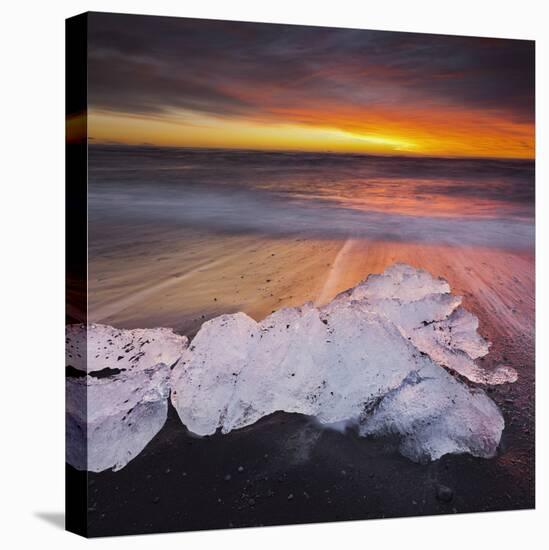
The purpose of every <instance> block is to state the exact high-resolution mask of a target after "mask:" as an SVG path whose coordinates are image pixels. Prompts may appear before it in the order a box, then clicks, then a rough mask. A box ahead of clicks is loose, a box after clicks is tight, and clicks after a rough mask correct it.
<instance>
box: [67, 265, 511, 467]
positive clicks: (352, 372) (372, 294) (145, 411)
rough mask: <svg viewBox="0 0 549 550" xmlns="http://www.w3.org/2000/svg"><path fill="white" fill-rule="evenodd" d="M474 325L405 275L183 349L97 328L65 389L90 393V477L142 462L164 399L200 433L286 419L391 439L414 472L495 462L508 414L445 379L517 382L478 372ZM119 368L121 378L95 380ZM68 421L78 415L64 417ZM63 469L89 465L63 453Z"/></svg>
mask: <svg viewBox="0 0 549 550" xmlns="http://www.w3.org/2000/svg"><path fill="white" fill-rule="evenodd" d="M477 327H478V320H477V318H476V317H475V316H474V315H472V314H471V313H469V312H467V311H466V310H465V309H463V307H462V306H461V298H460V297H458V296H454V295H452V294H451V293H450V288H449V285H448V283H447V282H446V281H444V280H443V279H436V278H433V277H432V276H431V275H430V274H429V273H427V272H425V271H421V270H417V269H414V268H412V267H410V266H407V265H403V264H395V265H393V266H391V267H390V268H388V269H387V270H386V271H385V272H384V273H383V274H381V275H372V276H370V277H368V278H367V279H366V280H365V281H363V282H362V283H360V284H359V285H357V286H356V287H355V288H353V289H351V290H348V291H346V292H344V293H342V294H340V295H339V296H337V297H336V298H335V299H334V300H333V301H332V302H331V303H329V304H328V305H326V306H323V307H320V308H317V307H314V306H313V305H312V304H305V305H303V306H302V307H298V308H287V309H281V310H279V311H277V312H275V313H273V314H272V315H270V316H268V317H267V318H265V319H264V320H263V321H261V322H256V321H255V320H253V319H252V318H250V317H248V316H247V315H245V314H244V313H236V314H232V315H221V316H219V317H216V318H215V319H211V320H210V321H207V322H206V323H204V324H203V325H202V327H201V329H200V331H199V332H198V334H197V335H196V336H195V338H194V339H193V341H192V342H191V345H189V346H187V340H186V338H185V337H181V336H178V335H176V334H174V333H173V332H172V331H169V330H167V329H156V332H155V330H150V331H147V330H144V331H123V330H116V329H113V328H111V327H106V326H102V325H91V326H89V327H88V353H87V355H88V358H90V357H91V356H92V355H93V354H94V353H97V352H99V351H100V350H102V351H100V353H98V355H99V356H98V357H95V356H93V358H92V359H93V361H94V362H93V364H92V366H91V367H90V365H89V363H88V372H89V373H90V374H88V375H87V376H85V377H80V378H72V379H71V378H69V379H68V382H67V384H68V387H69V392H68V393H69V396H73V398H74V399H76V398H77V395H78V392H82V391H84V390H85V387H86V385H87V387H88V409H89V410H88V425H87V429H88V457H87V460H88V465H87V469H89V470H93V471H101V470H103V469H106V468H114V469H119V468H121V467H123V466H124V465H125V464H126V463H127V462H128V461H129V460H131V458H133V457H134V456H135V455H136V454H137V453H138V452H140V450H141V449H142V448H143V447H144V446H145V445H146V443H147V442H148V441H149V440H150V439H151V438H152V437H153V436H154V435H155V434H156V433H157V432H158V430H159V429H160V428H161V427H162V425H163V423H164V421H165V418H166V409H167V398H168V394H169V390H170V389H171V400H172V403H173V405H174V407H175V409H176V410H177V413H178V414H179V417H180V418H181V421H182V422H183V424H184V425H185V426H186V427H187V428H188V429H189V430H190V431H191V432H194V433H195V434H198V435H209V434H213V433H215V432H216V431H217V430H221V432H222V433H228V432H230V431H231V430H235V429H238V428H242V427H244V426H248V425H250V424H253V423H254V422H256V421H257V420H259V419H260V418H262V417H263V416H266V415H269V414H271V413H273V412H276V411H285V412H293V413H300V414H304V415H309V416H314V417H316V418H317V419H318V420H319V422H321V423H322V424H325V425H327V426H334V427H335V426H337V427H338V429H340V428H341V426H342V425H343V426H345V425H348V424H349V425H350V424H353V425H355V426H356V427H357V429H358V431H359V433H360V434H361V435H364V436H380V435H388V434H391V435H395V436H397V437H398V438H399V441H400V451H401V452H402V454H404V455H405V456H407V457H409V458H410V459H412V460H415V461H420V460H435V459H437V458H439V457H441V456H442V455H444V454H447V453H463V452H468V453H471V454H473V455H475V456H479V457H491V456H493V455H494V453H495V452H496V449H497V446H498V444H499V441H500V438H501V433H502V430H503V428H504V421H503V417H502V415H501V413H500V411H499V409H498V408H497V406H496V405H495V404H494V402H493V401H492V400H491V399H490V398H489V397H488V396H487V395H486V394H485V393H484V392H483V391H482V390H481V389H478V388H471V387H470V386H469V385H468V384H466V383H464V382H462V381H460V380H459V378H458V377H456V376H453V375H452V374H451V372H452V371H455V372H456V373H458V374H459V375H461V376H462V377H466V378H468V379H469V380H470V381H471V382H474V383H482V384H498V383H504V382H513V381H514V380H516V372H515V371H513V370H512V369H509V368H507V369H500V370H499V371H496V372H492V373H490V372H486V371H485V370H484V369H482V368H481V367H479V366H478V365H477V364H476V363H475V359H477V358H479V357H482V356H484V355H486V354H487V353H488V343H487V342H486V341H485V340H484V339H483V338H482V337H481V336H480V335H479V334H478V333H477ZM75 330H76V332H78V329H75ZM158 331H161V332H158ZM69 333H70V331H69ZM149 333H150V334H154V336H155V343H154V344H147V345H150V346H151V347H150V352H149V353H147V351H146V352H145V354H144V355H143V356H142V359H141V361H142V363H141V364H140V365H139V366H138V365H137V364H136V363H135V360H133V361H132V360H131V359H130V358H128V359H127V360H126V362H125V363H124V362H123V361H124V360H125V359H124V357H122V358H120V359H119V357H120V355H122V354H121V350H122V351H123V350H124V349H127V347H132V348H136V347H138V345H139V344H140V343H141V344H142V343H143V341H146V340H147V339H150V335H149ZM116 334H118V336H115V335H116ZM75 339H76V340H77V337H75ZM164 339H165V347H164V345H163V341H164ZM115 340H119V342H120V343H118V342H115ZM105 342H106V343H105ZM109 342H111V343H112V344H111V346H114V348H113V349H114V350H115V352H114V353H112V354H111V353H109V352H108V350H109V347H108V345H109ZM84 343H85V342H84ZM145 349H147V348H145ZM131 351H132V352H134V349H132V350H131ZM119 353H120V355H118V354H119ZM115 356H116V357H115ZM118 363H120V364H121V365H123V366H124V368H127V370H126V371H123V372H121V373H118V374H115V375H112V376H108V377H107V378H96V377H94V376H93V373H94V371H101V370H102V369H103V368H105V367H108V368H110V369H114V368H117V367H116V365H117V364H118ZM169 364H171V365H172V367H173V368H171V369H170V368H168V367H167V366H166V365H169ZM79 365H81V363H79V362H75V368H78V366H79ZM126 365H127V366H126ZM80 370H83V367H80ZM69 402H70V399H69ZM68 417H69V419H70V420H71V422H73V418H76V417H77V416H76V415H72V414H71V409H70V407H69V411H68ZM78 421H79V422H80V425H81V423H82V422H83V421H84V420H83V419H78ZM71 422H68V429H69V432H70V431H71V430H72V431H74V428H73V427H72V424H71ZM75 422H76V421H75ZM77 425H78V423H77ZM71 437H75V436H74V434H73V435H71V436H70V437H68V440H69V442H70V440H71ZM68 461H69V462H70V463H71V464H73V465H74V466H75V467H77V468H80V469H85V468H86V466H85V464H83V462H82V460H80V461H79V459H78V457H72V456H71V453H70V452H68Z"/></svg>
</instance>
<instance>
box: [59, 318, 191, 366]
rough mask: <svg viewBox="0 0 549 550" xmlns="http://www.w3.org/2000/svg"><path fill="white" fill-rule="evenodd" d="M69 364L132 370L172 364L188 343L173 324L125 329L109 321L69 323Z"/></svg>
mask: <svg viewBox="0 0 549 550" xmlns="http://www.w3.org/2000/svg"><path fill="white" fill-rule="evenodd" d="M66 339H67V340H66V364H67V366H68V367H72V368H74V369H76V370H79V371H82V372H87V373H90V372H101V371H105V372H106V373H108V372H109V371H112V370H114V371H115V372H118V371H126V372H128V371H133V370H135V369H147V368H150V367H151V366H152V365H157V364H159V363H164V364H166V365H172V364H173V363H175V361H177V360H178V359H179V358H180V357H181V353H182V351H183V349H184V348H185V347H186V346H187V337H186V336H180V335H179V334H176V333H175V332H174V331H173V330H172V329H171V328H147V329H139V328H137V329H132V330H122V329H116V328H114V327H111V326H109V325H101V324H95V323H92V324H89V325H81V324H80V325H68V326H67V327H66Z"/></svg>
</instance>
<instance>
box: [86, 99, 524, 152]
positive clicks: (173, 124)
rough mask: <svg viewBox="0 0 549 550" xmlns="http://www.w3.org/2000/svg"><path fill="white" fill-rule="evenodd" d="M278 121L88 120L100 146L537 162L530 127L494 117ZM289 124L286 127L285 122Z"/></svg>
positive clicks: (110, 116)
mask: <svg viewBox="0 0 549 550" xmlns="http://www.w3.org/2000/svg"><path fill="white" fill-rule="evenodd" d="M306 115H307V117H310V118H311V121H310V122H308V123H303V122H301V123H296V122H293V121H292V118H293V117H292V116H282V117H281V120H278V121H264V122H263V121H258V120H253V119H250V120H247V119H240V118H234V119H233V118H222V117H212V116H205V115H200V116H195V115H189V114H188V113H183V114H181V113H177V112H175V113H173V114H172V115H171V116H164V117H146V116H136V115H129V114H126V113H110V112H101V111H99V112H97V111H94V110H91V111H90V113H89V116H88V130H89V136H90V137H91V139H92V141H95V142H120V143H127V144H134V145H137V144H143V143H147V144H153V145H160V146H180V147H220V148H223V147H227V148H247V149H281V150H304V151H336V152H355V153H377V154H405V155H430V156H474V157H499V158H533V157H534V128H533V125H532V124H529V123H524V122H514V121H512V120H507V119H505V118H504V117H501V116H497V115H492V114H489V113H474V112H473V113H472V112H469V111H463V112H460V111H455V110H447V111H435V112H433V111H431V112H423V113H422V112H419V111H418V112H412V113H409V114H407V115H406V116H405V115H403V113H402V112H394V113H391V112H386V113H372V114H369V115H366V114H363V113H356V114H353V113H338V112H333V113H327V112H326V111H321V112H307V113H306ZM286 120H287V122H286Z"/></svg>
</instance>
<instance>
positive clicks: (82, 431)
mask: <svg viewBox="0 0 549 550" xmlns="http://www.w3.org/2000/svg"><path fill="white" fill-rule="evenodd" d="M186 346H187V338H186V337H185V336H179V335H177V334H175V333H174V332H173V331H172V330H170V329H136V330H118V329H115V328H113V327H110V326H106V325H96V324H92V325H88V326H87V327H86V326H85V325H71V326H68V327H67V366H68V367H72V368H73V369H76V370H75V371H74V370H73V371H70V372H69V376H67V377H66V456H67V462H68V463H69V464H71V465H72V466H74V467H75V468H77V469H79V470H89V471H93V472H100V471H102V470H106V469H109V468H111V469H113V470H119V469H120V468H122V467H124V466H125V465H126V464H127V463H128V462H129V461H130V460H132V458H134V457H135V456H137V455H138V454H139V453H140V452H141V451H142V450H143V448H144V447H145V446H146V445H147V443H148V442H149V441H150V440H151V439H152V438H153V437H154V436H155V435H156V433H158V431H159V430H160V429H161V428H162V426H163V425H164V423H165V421H166V415H167V410H168V401H167V400H168V397H169V391H170V386H169V378H170V366H171V365H173V364H174V363H175V362H177V360H178V359H179V358H180V357H181V354H182V353H183V351H184V349H185V348H186ZM86 356H87V358H88V360H87V361H86V359H85V358H86ZM78 372H80V373H82V375H79V376H70V374H75V373H78ZM85 373H87V374H85Z"/></svg>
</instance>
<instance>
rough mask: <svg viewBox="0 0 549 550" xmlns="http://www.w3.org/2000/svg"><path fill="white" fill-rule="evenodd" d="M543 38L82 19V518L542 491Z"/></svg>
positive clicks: (76, 461) (346, 513) (71, 355)
mask: <svg viewBox="0 0 549 550" xmlns="http://www.w3.org/2000/svg"><path fill="white" fill-rule="evenodd" d="M534 56H535V51H534V43H533V42H532V41H527V40H509V39H503V38H481V37H470V36H443V35H434V34H417V33H402V32H389V31H379V30H357V29H342V28H321V27H308V26H298V25H279V24H263V23H245V22H235V21H215V20H200V19H185V18H171V17H153V16H137V15H121V14H108V13H88V14H83V15H79V16H76V17H75V18H72V19H69V20H68V21H67V326H66V358H67V361H66V378H65V380H66V400H67V401H66V405H67V407H66V434H67V439H66V462H67V465H66V472H67V527H68V528H69V529H70V530H72V531H75V532H77V533H80V534H83V535H86V536H106V535H125V534H135V533H153V532H166V531H187V530H199V529H217V528H230V527H250V526H263V525H283V524H290V523H311V522H325V521H341V520H360V519H372V518H394V517H403V516H423V515H433V514H452V513H465V512H483V511H499V510H515V509H525V508H532V507H534V506H535V479H534V435H535V434H534V416H535V408H534V406H535V403H534V383H535V370H534V336H535V334H534V298H535V296H534V282H535V281H534V275H535V270H534V260H535V249H534V198H535V197H534V195H535V186H534V156H535V144H534V88H535V86H534Z"/></svg>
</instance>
